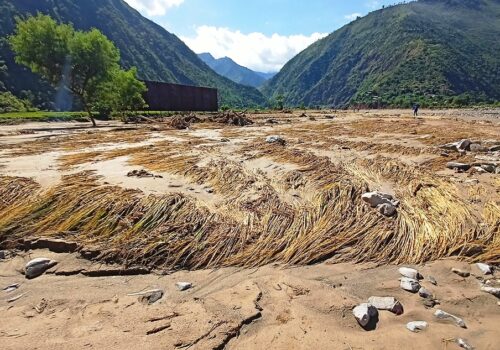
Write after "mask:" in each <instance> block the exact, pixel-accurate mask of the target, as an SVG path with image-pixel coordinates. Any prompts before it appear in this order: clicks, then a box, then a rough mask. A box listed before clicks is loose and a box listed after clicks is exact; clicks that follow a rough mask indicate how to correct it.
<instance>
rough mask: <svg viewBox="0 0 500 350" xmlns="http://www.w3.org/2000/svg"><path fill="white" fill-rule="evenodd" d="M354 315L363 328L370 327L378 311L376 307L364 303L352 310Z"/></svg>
mask: <svg viewBox="0 0 500 350" xmlns="http://www.w3.org/2000/svg"><path fill="white" fill-rule="evenodd" d="M352 313H353V315H354V318H356V320H357V321H358V323H359V324H360V326H361V327H366V326H368V324H369V323H370V321H371V320H372V318H374V317H376V316H377V315H378V311H377V309H376V308H375V307H374V306H372V305H370V304H367V303H363V304H360V305H358V306H356V307H355V308H354V309H353V310H352Z"/></svg>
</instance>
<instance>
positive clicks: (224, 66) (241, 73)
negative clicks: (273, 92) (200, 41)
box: [198, 53, 275, 88]
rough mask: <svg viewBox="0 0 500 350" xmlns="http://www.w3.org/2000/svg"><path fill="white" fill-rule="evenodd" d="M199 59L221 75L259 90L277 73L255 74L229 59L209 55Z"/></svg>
mask: <svg viewBox="0 0 500 350" xmlns="http://www.w3.org/2000/svg"><path fill="white" fill-rule="evenodd" d="M198 57H200V59H201V60H202V61H203V62H205V63H206V64H208V66H209V67H210V68H212V69H213V70H214V71H216V72H217V73H219V74H220V75H222V76H224V77H226V78H228V79H231V80H232V81H234V82H236V83H238V84H242V85H247V86H253V87H256V88H258V87H260V86H262V84H264V83H265V82H266V81H267V80H269V79H270V78H272V77H273V76H274V75H275V73H261V72H255V71H253V70H251V69H249V68H246V67H243V66H240V65H239V64H238V63H236V62H234V61H233V60H232V59H230V58H229V57H223V58H219V59H216V58H214V56H212V55H211V54H209V53H200V54H199V55H198Z"/></svg>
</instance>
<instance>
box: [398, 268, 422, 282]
mask: <svg viewBox="0 0 500 350" xmlns="http://www.w3.org/2000/svg"><path fill="white" fill-rule="evenodd" d="M398 271H399V273H400V274H401V276H403V277H407V278H411V279H414V280H418V279H419V278H420V277H421V275H420V274H419V273H418V271H417V270H415V269H412V268H410V267H401V268H400V269H399V270H398Z"/></svg>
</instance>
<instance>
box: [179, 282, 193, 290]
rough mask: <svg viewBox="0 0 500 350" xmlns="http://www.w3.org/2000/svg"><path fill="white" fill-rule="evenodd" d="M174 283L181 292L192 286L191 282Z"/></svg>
mask: <svg viewBox="0 0 500 350" xmlns="http://www.w3.org/2000/svg"><path fill="white" fill-rule="evenodd" d="M175 285H176V287H177V289H178V290H180V291H181V292H182V291H185V290H188V289H191V288H192V287H193V284H192V283H189V282H177V283H176V284H175Z"/></svg>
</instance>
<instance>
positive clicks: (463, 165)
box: [446, 162, 471, 171]
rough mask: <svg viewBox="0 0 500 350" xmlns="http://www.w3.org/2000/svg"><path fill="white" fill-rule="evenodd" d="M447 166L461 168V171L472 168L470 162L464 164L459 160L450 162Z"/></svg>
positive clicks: (453, 168)
mask: <svg viewBox="0 0 500 350" xmlns="http://www.w3.org/2000/svg"><path fill="white" fill-rule="evenodd" d="M446 167H447V168H448V169H452V170H461V171H467V170H469V169H470V168H471V166H470V164H464V163H458V162H449V163H448V164H446Z"/></svg>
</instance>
